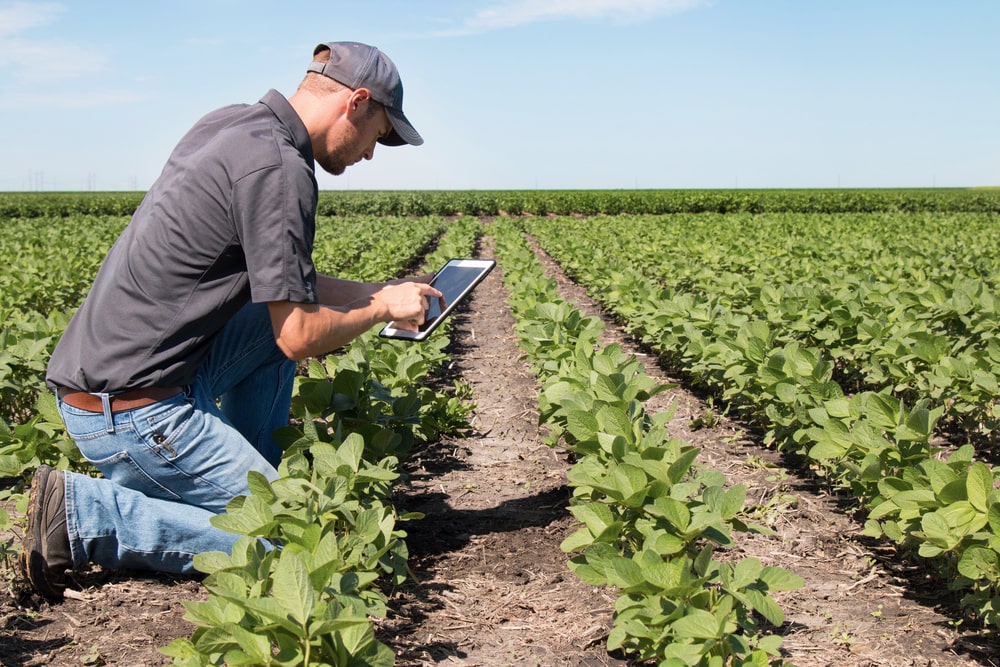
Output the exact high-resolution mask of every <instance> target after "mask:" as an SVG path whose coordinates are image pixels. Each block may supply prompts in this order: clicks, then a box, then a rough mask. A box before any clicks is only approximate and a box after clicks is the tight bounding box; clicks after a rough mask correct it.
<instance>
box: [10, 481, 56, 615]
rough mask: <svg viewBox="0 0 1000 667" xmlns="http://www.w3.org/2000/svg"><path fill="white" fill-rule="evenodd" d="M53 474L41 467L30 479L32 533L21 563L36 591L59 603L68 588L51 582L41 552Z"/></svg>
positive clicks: (49, 572) (24, 544)
mask: <svg viewBox="0 0 1000 667" xmlns="http://www.w3.org/2000/svg"><path fill="white" fill-rule="evenodd" d="M53 472H54V471H53V470H52V468H50V467H48V466H42V467H39V468H38V470H36V471H35V475H34V477H32V479H31V490H30V491H29V493H28V500H29V502H28V526H30V527H31V531H30V534H25V540H24V543H23V544H22V545H21V557H20V561H21V569H22V570H23V571H24V576H25V577H27V579H28V581H29V582H31V585H32V586H33V587H34V589H35V590H36V591H38V592H39V593H40V594H41V595H42V597H44V598H46V599H48V600H51V601H59V600H62V599H63V591H64V590H65V586H64V585H61V584H53V583H52V582H51V581H49V575H50V574H51V568H50V567H49V566H48V564H47V563H46V562H45V557H44V556H43V555H42V553H41V551H40V548H41V544H42V541H43V540H44V539H45V536H44V535H43V534H42V510H43V508H44V493H43V491H44V490H45V487H46V486H47V485H48V483H49V475H51V474H52V473H53Z"/></svg>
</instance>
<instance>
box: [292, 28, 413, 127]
mask: <svg viewBox="0 0 1000 667" xmlns="http://www.w3.org/2000/svg"><path fill="white" fill-rule="evenodd" d="M325 50H329V51H330V60H329V61H327V62H325V63H324V62H319V61H313V63H312V64H311V65H309V68H308V70H307V71H309V72H318V73H319V74H323V75H324V76H328V77H330V78H331V79H333V80H334V81H338V82H340V83H342V84H344V85H345V86H347V87H348V88H351V89H353V90H357V89H358V88H367V89H368V91H369V92H371V95H372V99H373V100H375V101H376V102H378V103H379V104H381V105H382V106H384V107H385V112H386V114H387V115H388V116H389V122H390V123H392V132H390V133H389V134H387V135H386V136H384V137H382V138H381V139H379V140H378V141H379V143H380V144H384V145H386V146H402V145H403V144H411V145H413V146H419V145H420V144H422V143H424V139H423V137H421V136H420V135H419V134H417V131H416V130H415V129H413V125H411V124H410V121H408V120H407V119H406V116H404V115H403V82H402V81H400V79H399V71H398V70H396V66H395V65H394V64H393V62H392V61H391V60H389V56H387V55H385V54H384V53H382V52H381V51H379V50H378V49H376V48H375V47H374V46H368V45H367V44H359V43H357V42H327V43H325V44H319V45H318V46H317V47H316V48H315V49H314V50H313V55H316V54H318V53H319V52H321V51H325Z"/></svg>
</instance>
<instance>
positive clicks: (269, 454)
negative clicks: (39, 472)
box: [58, 304, 295, 573]
mask: <svg viewBox="0 0 1000 667" xmlns="http://www.w3.org/2000/svg"><path fill="white" fill-rule="evenodd" d="M294 376H295V362H293V361H291V360H289V359H288V358H287V357H286V356H285V355H284V354H283V353H282V352H281V350H280V349H278V347H277V345H276V344H275V342H274V334H273V332H272V329H271V320H270V317H269V316H268V311H267V304H248V305H247V306H246V307H244V308H243V309H242V310H240V312H239V313H237V315H236V316H235V317H234V318H233V319H232V320H230V322H229V323H228V324H227V325H226V326H225V327H224V328H223V330H222V331H221V332H219V334H218V336H217V337H216V339H215V340H214V341H213V343H212V347H211V351H210V353H209V355H208V357H207V358H206V360H205V361H204V362H203V363H202V365H201V367H200V368H199V370H198V376H197V379H196V380H195V382H194V384H193V385H191V386H190V387H187V388H185V391H184V392H182V393H181V394H178V395H177V396H174V397H172V398H169V399H167V400H164V401H160V402H158V403H154V404H152V405H149V406H146V407H142V408H136V409H134V410H126V411H123V412H117V413H114V414H113V415H112V422H113V423H112V424H109V423H108V420H107V419H106V418H105V415H104V414H101V413H94V412H87V411H85V410H78V409H76V408H74V407H72V406H70V405H67V404H65V403H63V402H62V401H58V404H59V412H60V414H61V415H62V418H63V421H64V422H65V423H66V428H67V430H68V431H69V434H70V436H72V437H73V439H74V440H75V441H76V443H77V446H78V447H79V448H80V451H81V452H82V453H83V455H84V456H85V457H86V458H87V460H88V461H90V462H91V463H93V464H94V465H95V466H96V467H97V468H98V469H99V470H100V471H101V473H102V474H103V475H104V477H103V478H93V477H88V476H86V475H78V474H74V473H67V475H66V518H67V528H68V530H69V538H70V547H71V549H72V552H73V563H74V566H76V567H81V566H83V565H84V564H86V563H88V562H92V563H97V564H99V565H101V566H103V567H109V568H130V569H143V570H156V571H160V572H174V573H186V572H191V571H193V558H194V555H195V554H197V553H203V552H206V551H224V552H226V553H229V552H230V550H231V549H232V546H233V543H234V542H235V541H236V540H237V539H239V536H238V535H234V534H232V533H227V532H225V531H222V530H219V529H217V528H215V527H213V526H212V525H211V524H210V523H209V519H211V517H212V516H214V515H215V514H218V513H220V512H222V511H224V510H225V507H226V504H227V503H228V502H229V501H230V500H231V499H232V498H233V497H235V496H238V495H246V494H248V493H249V489H248V487H247V473H248V472H249V471H250V470H256V471H258V472H260V473H262V474H264V475H265V476H266V477H267V478H268V479H272V480H273V479H276V478H277V476H278V473H277V470H276V466H277V465H278V463H279V462H280V460H281V450H280V448H279V447H278V446H277V444H275V442H274V440H273V438H272V437H271V434H272V433H273V432H274V430H275V429H277V428H279V427H281V426H285V425H286V424H287V423H288V411H289V407H290V403H291V396H292V384H293V380H294ZM216 399H219V400H218V403H217V402H216ZM109 431H111V432H109Z"/></svg>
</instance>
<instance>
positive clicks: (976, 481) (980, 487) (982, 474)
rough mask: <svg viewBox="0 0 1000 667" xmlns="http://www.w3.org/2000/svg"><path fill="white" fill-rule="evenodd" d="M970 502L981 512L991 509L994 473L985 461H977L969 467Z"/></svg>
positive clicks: (967, 484)
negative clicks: (990, 498) (990, 501)
mask: <svg viewBox="0 0 1000 667" xmlns="http://www.w3.org/2000/svg"><path fill="white" fill-rule="evenodd" d="M965 484H966V489H967V492H968V498H969V502H970V503H971V504H972V506H973V507H975V508H976V509H977V510H979V511H980V512H986V511H987V510H988V509H989V497H990V493H991V492H992V491H993V474H992V473H991V472H990V469H989V467H987V465H986V464H985V463H982V462H980V461H977V462H975V463H973V464H972V466H971V467H970V468H969V473H968V478H967V479H966V482H965Z"/></svg>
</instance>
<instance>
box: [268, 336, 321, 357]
mask: <svg viewBox="0 0 1000 667" xmlns="http://www.w3.org/2000/svg"><path fill="white" fill-rule="evenodd" d="M274 342H275V343H276V344H277V346H278V349H279V350H281V352H282V353H283V354H284V355H285V356H286V357H288V358H289V359H291V360H292V361H302V360H303V359H308V358H309V357H311V356H312V354H311V352H310V350H309V349H308V347H307V346H306V345H305V344H304V343H303V342H302V341H296V340H292V339H291V337H290V336H282V335H278V336H276V337H275V339H274Z"/></svg>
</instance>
